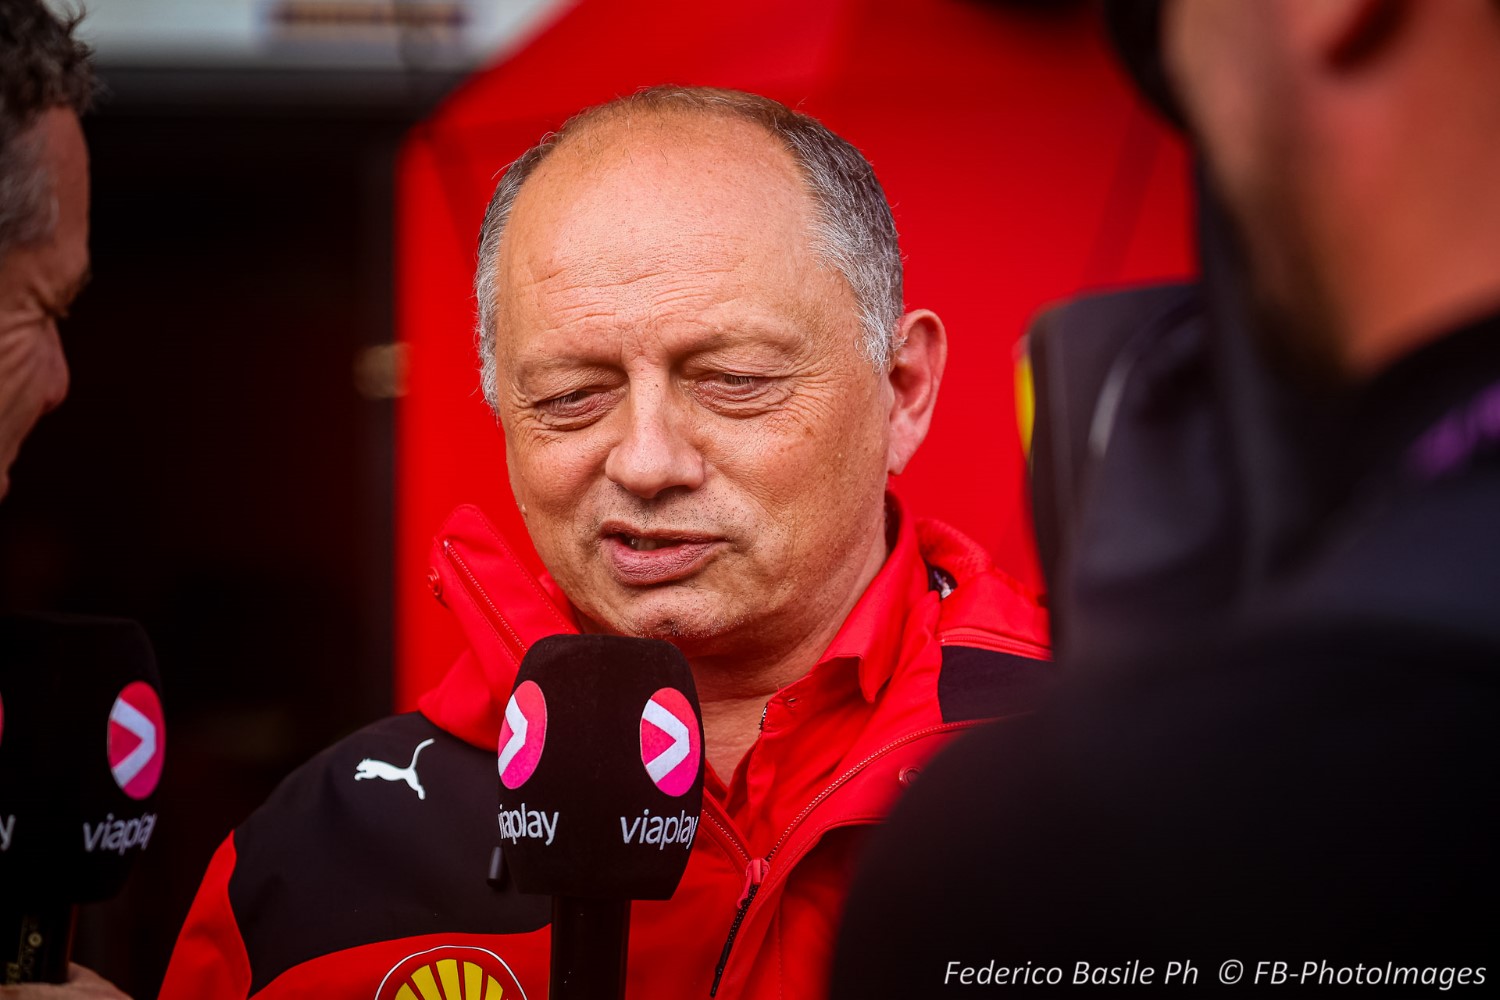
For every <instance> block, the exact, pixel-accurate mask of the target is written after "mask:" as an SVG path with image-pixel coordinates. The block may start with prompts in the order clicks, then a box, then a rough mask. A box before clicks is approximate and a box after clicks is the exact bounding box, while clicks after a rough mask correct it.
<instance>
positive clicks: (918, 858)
mask: <svg viewBox="0 0 1500 1000" xmlns="http://www.w3.org/2000/svg"><path fill="white" fill-rule="evenodd" d="M1122 8H1124V10H1123V11H1122V10H1121V9H1122ZM1116 13H1117V14H1120V15H1121V16H1124V17H1125V20H1128V21H1133V22H1134V23H1135V24H1136V25H1137V26H1138V27H1139V26H1141V25H1145V26H1147V27H1148V28H1149V30H1148V31H1146V32H1145V33H1144V34H1143V35H1141V36H1139V37H1138V38H1137V42H1138V43H1139V44H1140V45H1141V46H1142V48H1137V49H1134V50H1129V51H1127V56H1128V57H1129V58H1130V59H1131V60H1132V61H1133V62H1134V63H1135V65H1136V68H1137V70H1138V73H1137V75H1138V78H1139V79H1142V80H1145V81H1147V83H1148V85H1149V84H1151V83H1152V82H1153V81H1154V82H1155V93H1154V94H1153V96H1155V97H1156V98H1157V99H1158V101H1159V102H1161V103H1164V104H1166V105H1168V106H1169V107H1170V108H1171V109H1172V110H1173V111H1174V112H1175V113H1176V114H1177V115H1179V116H1180V119H1181V120H1182V121H1184V122H1185V123H1186V125H1187V126H1188V129H1189V131H1190V134H1191V136H1192V139H1193V142H1194V144H1195V145H1196V147H1197V150H1198V152H1199V153H1200V154H1201V156H1202V157H1203V159H1204V161H1205V166H1206V171H1207V184H1208V188H1209V197H1210V200H1211V202H1212V203H1213V204H1214V205H1222V206H1223V209H1224V211H1225V214H1226V215H1227V220H1228V223H1229V227H1230V231H1231V233H1232V235H1233V241H1232V242H1233V250H1234V252H1235V255H1236V259H1237V261H1238V262H1239V266H1240V267H1241V268H1242V269H1243V272H1244V274H1243V277H1244V278H1245V279H1246V284H1247V286H1248V293H1249V294H1248V295H1247V296H1246V297H1245V298H1244V299H1243V300H1242V301H1241V302H1239V303H1233V302H1231V303H1225V302H1223V301H1218V299H1219V297H1220V293H1221V292H1222V291H1223V289H1224V286H1223V285H1222V284H1221V283H1220V282H1219V281H1218V279H1219V278H1220V277H1222V275H1221V274H1211V275H1210V278H1211V279H1212V280H1210V281H1209V282H1207V283H1206V285H1207V292H1206V293H1207V296H1208V298H1209V302H1208V310H1207V315H1208V317H1209V323H1210V325H1209V333H1210V336H1211V337H1216V338H1220V339H1224V338H1228V337H1231V336H1243V337H1245V339H1246V341H1247V342H1249V343H1250V344H1252V346H1253V347H1254V348H1255V350H1256V351H1257V352H1258V358H1257V361H1256V363H1257V364H1258V365H1263V366H1264V369H1265V371H1266V373H1267V378H1268V379H1269V380H1270V381H1271V382H1273V383H1276V386H1275V388H1278V389H1285V390H1287V391H1286V392H1280V391H1278V392H1274V393H1267V394H1264V395H1262V396H1261V397H1260V398H1261V399H1262V400H1274V401H1278V402H1284V401H1286V400H1289V399H1297V400H1299V401H1300V403H1305V404H1307V405H1298V406H1296V407H1294V408H1291V407H1289V408H1287V409H1280V408H1279V407H1278V406H1276V405H1270V404H1266V405H1265V406H1264V410H1265V412H1262V413H1259V414H1258V415H1257V416H1258V418H1259V420H1260V422H1261V427H1262V429H1263V430H1266V429H1269V431H1270V433H1268V434H1267V436H1266V437H1265V441H1267V442H1268V443H1269V448H1268V450H1267V452H1266V453H1265V455H1264V458H1265V459H1266V460H1267V463H1268V464H1273V463H1274V464H1275V465H1276V467H1277V469H1278V470H1280V469H1299V470H1303V473H1304V474H1303V476H1302V477H1301V478H1289V479H1282V480H1280V482H1281V486H1282V489H1283V490H1284V491H1285V492H1287V493H1289V494H1293V495H1291V496H1286V497H1281V498H1278V499H1279V500H1280V501H1281V509H1282V511H1283V512H1288V513H1286V514H1285V517H1286V518H1287V519H1288V521H1289V522H1291V523H1288V524H1284V525H1278V526H1277V527H1278V533H1279V536H1280V538H1282V539H1286V538H1295V539H1297V540H1298V544H1297V545H1296V546H1295V547H1294V548H1293V549H1292V550H1291V551H1288V552H1284V553H1282V552H1278V553H1277V554H1276V557H1275V558H1274V559H1269V560H1262V561H1261V566H1260V568H1259V569H1257V570H1256V572H1254V573H1251V574H1249V575H1248V576H1247V575H1246V574H1245V573H1244V572H1242V570H1243V568H1244V567H1240V566H1231V567H1230V568H1231V569H1233V570H1234V571H1235V574H1236V575H1238V576H1239V577H1240V578H1241V580H1248V581H1249V583H1250V585H1248V586H1247V585H1244V584H1242V585H1241V586H1240V587H1239V589H1238V590H1237V591H1234V590H1231V591H1228V592H1229V593H1231V594H1233V596H1232V597H1230V598H1229V599H1228V600H1227V601H1225V602H1224V603H1225V609H1224V610H1225V611H1226V612H1227V613H1225V614H1223V615H1222V616H1221V615H1219V614H1218V613H1217V611H1216V613H1215V615H1214V616H1213V619H1212V620H1213V621H1214V623H1215V628H1214V629H1213V630H1212V631H1213V632H1216V633H1217V634H1208V635H1204V634H1197V635H1196V636H1195V635H1194V634H1193V629H1192V627H1191V625H1192V623H1191V622H1190V621H1188V620H1186V619H1184V618H1180V617H1179V618H1176V619H1172V618H1171V617H1170V616H1168V615H1165V614H1162V615H1161V616H1160V617H1159V618H1157V619H1155V620H1154V621H1155V624H1156V625H1157V626H1158V627H1156V628H1155V630H1154V631H1152V630H1151V629H1150V628H1148V627H1145V626H1143V625H1142V623H1141V622H1139V621H1137V622H1136V624H1135V626H1134V627H1133V629H1132V634H1131V640H1132V642H1131V645H1130V646H1129V647H1128V650H1129V651H1128V652H1126V653H1125V654H1123V655H1122V654H1121V653H1120V650H1119V648H1117V649H1116V650H1115V651H1114V653H1113V655H1112V654H1111V651H1110V650H1109V649H1108V648H1106V647H1105V646H1104V645H1103V644H1100V643H1099V642H1097V641H1092V642H1091V641H1090V639H1091V638H1092V637H1090V636H1089V635H1087V634H1086V630H1087V629H1088V627H1089V625H1090V624H1091V623H1090V621H1089V620H1088V619H1087V617H1079V618H1077V619H1076V620H1073V621H1070V622H1068V623H1067V628H1068V630H1069V635H1070V638H1069V642H1068V644H1067V645H1066V646H1065V647H1063V648H1062V652H1061V659H1060V662H1059V672H1060V674H1062V675H1063V676H1064V678H1065V679H1066V680H1065V683H1066V687H1065V689H1064V690H1062V691H1060V692H1059V693H1058V694H1057V696H1056V698H1055V700H1054V701H1053V702H1052V703H1051V704H1050V705H1049V706H1048V707H1047V709H1046V710H1045V711H1043V712H1040V713H1038V714H1037V715H1036V716H1034V717H1033V718H1031V719H1028V720H1027V721H1026V722H1025V724H1019V725H1012V726H1010V727H1007V728H1005V729H1004V730H1001V729H993V730H990V731H987V732H985V733H982V734H978V735H976V736H975V737H973V738H972V739H970V740H966V741H964V742H963V743H961V744H960V745H959V746H957V747H955V748H954V749H953V750H952V751H951V752H950V753H949V754H946V755H945V756H944V757H943V758H941V759H940V760H938V761H936V762H934V765H933V766H932V767H930V768H929V769H928V770H927V771H926V772H925V773H924V777H923V780H922V783H921V785H920V786H919V787H918V788H917V789H915V790H914V792H913V793H912V794H911V795H909V796H908V797H907V798H906V799H904V800H903V802H902V804H901V806H900V807H899V808H898V810H897V812H896V815H895V816H894V817H893V821H892V824H891V826H890V828H889V829H888V830H887V831H885V832H884V834H883V835H882V836H881V837H880V838H878V839H877V840H876V842H875V843H873V844H872V847H871V852H870V858H869V862H868V867H867V868H866V870H865V874H864V875H863V876H862V877H861V878H860V879H859V880H858V881H857V883H856V885H855V887H854V889H853V890H852V892H851V896H850V904H849V911H848V919H847V922H846V925H845V927H844V929H843V931H842V937H841V945H840V951H839V958H838V960H837V962H836V969H835V976H834V983H835V986H834V990H833V993H834V995H835V996H836V997H856V996H861V995H867V994H869V993H871V992H875V993H878V994H883V995H894V994H901V995H915V996H927V995H936V994H939V993H942V992H945V991H946V990H951V989H954V988H962V987H963V986H977V987H980V988H985V987H993V986H1000V987H1001V988H1004V987H1007V986H1017V985H1021V986H1030V985H1040V986H1042V987H1043V988H1044V989H1047V990H1052V989H1060V988H1066V987H1067V986H1078V987H1080V988H1098V987H1099V986H1105V987H1114V988H1119V987H1120V986H1137V987H1139V988H1140V990H1141V992H1151V991H1158V992H1163V993H1165V992H1168V991H1173V990H1176V991H1181V990H1182V989H1183V988H1184V987H1189V988H1196V989H1215V988H1229V987H1231V986H1232V985H1236V984H1237V985H1238V986H1239V988H1241V989H1243V988H1246V987H1247V986H1254V985H1260V986H1266V985H1275V984H1277V980H1276V979H1275V976H1276V975H1277V974H1278V972H1277V966H1276V964H1275V963H1278V962H1280V963H1285V964H1284V965H1283V966H1282V967H1281V973H1282V974H1283V978H1282V979H1281V980H1280V983H1281V984H1290V985H1291V986H1293V987H1294V988H1295V989H1296V991H1297V992H1298V993H1299V995H1300V994H1302V993H1307V992H1313V993H1318V992H1320V991H1344V992H1347V991H1348V990H1349V989H1358V988H1359V986H1361V985H1363V986H1374V987H1381V986H1387V987H1391V988H1393V989H1394V990H1395V991H1396V992H1397V993H1399V994H1400V995H1403V996H1413V995H1442V994H1446V993H1447V992H1448V991H1450V990H1453V991H1457V990H1459V989H1460V988H1461V987H1465V986H1475V985H1482V984H1483V983H1484V982H1485V981H1486V980H1487V979H1492V978H1493V977H1494V976H1495V975H1497V970H1496V969H1495V967H1494V966H1495V959H1496V957H1497V956H1496V954H1495V950H1494V942H1495V941H1496V940H1497V934H1500V925H1497V918H1496V916H1495V911H1494V908H1493V900H1494V898H1495V894H1496V889H1497V885H1496V877H1495V875H1496V866H1495V857H1494V850H1493V834H1494V830H1495V828H1496V826H1495V820H1496V818H1497V817H1496V805H1497V802H1500V796H1497V785H1496V780H1495V776H1494V771H1493V766H1492V763H1491V761H1492V759H1493V747H1492V741H1491V739H1490V733H1491V731H1492V729H1493V718H1494V716H1495V713H1496V709H1497V707H1500V705H1497V698H1496V693H1497V692H1496V687H1497V668H1500V614H1497V613H1496V609H1497V608H1500V185H1497V184H1496V183H1495V179H1496V178H1497V177H1500V99H1497V97H1496V95H1497V94H1500V3H1496V2H1495V0H1422V2H1415V0H1324V2H1318V3H1312V2H1304V0H1263V2H1255V3H1245V2H1241V0H1164V2H1159V3H1153V2H1137V3H1124V4H1119V5H1117V10H1116ZM1207 263H1209V264H1213V265H1215V267H1217V266H1218V265H1221V264H1222V263H1223V262H1222V261H1211V262H1207ZM1209 270H1210V271H1213V270H1214V268H1209ZM1235 308H1238V309H1240V310H1241V315H1239V316H1237V317H1236V316H1232V315H1228V313H1230V312H1232V310H1233V309H1235ZM1058 346H1059V348H1065V343H1060V344H1059V345H1058ZM1216 346H1220V347H1222V346H1227V345H1216ZM1201 371H1202V369H1200V372H1201ZM1185 377H1188V378H1197V377H1200V376H1199V375H1193V374H1191V373H1190V374H1189V375H1188V376H1185ZM1273 411H1274V412H1273ZM1288 412H1296V413H1299V414H1302V415H1305V416H1306V420H1296V421H1294V420H1288V419H1287V415H1288ZM1239 415H1242V414H1237V416H1239ZM1201 426H1212V424H1211V423H1206V424H1203V425H1201ZM1109 447H1110V448H1111V449H1112V448H1113V447H1114V445H1113V444H1111V445H1110V446H1109ZM1138 453H1139V454H1148V453H1149V449H1142V450H1141V451H1140V452H1138ZM1169 457H1171V456H1169ZM1240 457H1241V458H1243V456H1240ZM1158 471H1159V470H1158ZM1150 472H1151V470H1150V469H1147V470H1145V476H1144V477H1143V478H1148V477H1149V475H1150ZM1265 472H1266V474H1267V475H1268V476H1270V475H1271V473H1272V470H1271V469H1270V468H1266V469H1265ZM1278 474H1279V473H1278ZM1172 490H1173V486H1172V484H1170V483H1168V484H1166V486H1165V492H1166V493H1167V494H1170V493H1172ZM1117 495H1121V496H1123V495H1125V494H1117ZM1238 498H1239V499H1240V500H1243V495H1240V496H1239V497H1238ZM1233 499H1235V497H1234V496H1233V495H1231V500H1233ZM1232 508H1233V504H1231V506H1230V508H1229V509H1228V510H1227V515H1228V516H1229V517H1231V518H1233V517H1239V516H1243V512H1236V511H1234V510H1233V509H1232ZM1107 515H1108V512H1104V516H1107ZM1087 541H1088V538H1087V536H1085V537H1084V539H1083V540H1082V541H1080V542H1079V544H1080V545H1081V546H1083V548H1082V550H1081V552H1082V558H1083V559H1084V560H1088V559H1090V558H1092V554H1091V553H1090V551H1089V550H1088V548H1087ZM1237 541H1238V543H1239V544H1238V545H1236V546H1230V547H1227V548H1225V549H1223V550H1221V551H1223V552H1224V553H1226V554H1228V555H1230V556H1231V557H1233V558H1247V552H1246V551H1245V549H1244V547H1245V546H1247V545H1249V544H1250V543H1251V541H1252V540H1251V539H1247V538H1244V537H1242V538H1240V539H1238V540H1237ZM1214 544H1218V542H1217V541H1216V542H1215V543H1214ZM1258 555H1259V554H1258V553H1255V552H1248V558H1247V561H1246V565H1251V564H1252V563H1255V561H1256V558H1257V557H1258ZM1106 568H1107V567H1106ZM1214 568H1215V569H1217V567H1214ZM1099 569H1100V564H1099V563H1098V562H1097V561H1096V562H1095V563H1093V564H1092V566H1091V570H1093V571H1097V570H1099ZM1093 579H1099V577H1098V576H1097V575H1096V576H1095V577H1093ZM1139 582H1140V583H1141V584H1142V585H1145V580H1144V578H1143V579H1142V580H1141V581H1139ZM1152 585H1155V584H1154V583H1153V584H1152ZM1075 596H1076V595H1075ZM1082 597H1083V598H1084V600H1081V601H1078V602H1076V606H1077V607H1079V608H1088V607H1090V606H1091V605H1090V604H1089V601H1090V600H1095V601H1097V595H1090V594H1083V595H1082ZM1144 606H1145V605H1142V607H1144ZM1092 607H1095V608H1099V607H1102V605H1099V604H1097V603H1095V604H1094V605H1092ZM1158 610H1160V609H1158ZM1169 621H1170V622H1171V623H1172V625H1173V626H1174V627H1170V628H1162V627H1159V626H1160V625H1161V624H1162V623H1164V622H1169ZM1151 624H1152V622H1151V621H1148V622H1146V623H1145V625H1146V626H1149V625H1151ZM1075 633H1076V638H1077V639H1078V642H1076V643H1075V642H1074V636H1075ZM1086 648H1087V649H1090V652H1089V653H1088V655H1082V654H1079V655H1074V654H1073V653H1072V652H1070V651H1071V650H1075V649H1086ZM1018 760H1020V761H1026V762H1027V763H1028V766H1027V767H1026V768H1024V769H1018V768H1015V767H1011V766H1008V765H1007V764H1006V763H1005V762H1007V761H1018ZM981 775H983V776H984V777H983V778H982V779H980V778H979V776H981ZM1174 961H1175V962H1177V963H1179V964H1178V966H1177V967H1176V969H1175V978H1174V979H1171V980H1169V979H1168V978H1167V976H1168V972H1169V963H1171V962H1174ZM1188 962H1191V963H1192V964H1193V967H1194V968H1193V970H1192V971H1189V970H1188V969H1187V968H1186V967H1185V963H1188ZM1234 962H1241V963H1243V964H1242V965H1240V966H1235V965H1234V964H1233V963H1234ZM1260 963H1266V964H1265V965H1261V964H1260ZM1240 977H1243V980H1244V981H1243V983H1239V982H1238V980H1239V978H1240Z"/></svg>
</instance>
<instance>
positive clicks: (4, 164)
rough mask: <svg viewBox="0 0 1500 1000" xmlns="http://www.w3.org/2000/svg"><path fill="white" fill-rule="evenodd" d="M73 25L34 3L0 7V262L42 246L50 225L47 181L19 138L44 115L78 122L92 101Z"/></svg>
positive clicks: (30, 143) (20, 0)
mask: <svg viewBox="0 0 1500 1000" xmlns="http://www.w3.org/2000/svg"><path fill="white" fill-rule="evenodd" d="M78 21H79V16H78V15H74V16H71V17H69V18H68V19H67V20H59V19H58V18H57V17H56V16H54V15H53V14H52V12H51V11H49V10H48V9H47V7H46V5H45V4H44V3H42V0H0V256H3V255H4V254H5V253H7V252H8V251H9V250H10V249H11V247H14V246H23V245H26V244H28V243H35V242H37V241H39V240H43V239H46V238H47V236H48V235H49V234H50V233H51V232H52V227H53V226H54V225H55V224H56V221H57V203H56V199H55V198H54V196H53V192H52V178H51V177H50V176H49V175H48V173H47V172H46V171H45V170H41V169H39V168H38V163H37V161H38V158H39V157H40V155H41V147H40V143H39V142H38V141H37V137H36V136H30V135H27V133H28V132H29V131H30V130H31V128H32V126H34V125H35V124H36V123H37V120H38V119H39V118H40V117H41V116H42V114H43V112H45V111H47V110H48V109H50V108H57V107H64V108H71V109H72V110H73V111H74V112H76V113H77V114H80V115H81V114H83V112H84V111H86V110H87V109H88V106H89V104H90V102H91V101H92V100H93V95H94V75H93V70H92V68H91V67H90V65H89V55H90V53H89V49H88V46H86V45H84V44H83V43H82V42H79V41H78V40H76V39H75V38H73V29H74V28H75V27H76V26H77V25H78Z"/></svg>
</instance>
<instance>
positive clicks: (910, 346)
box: [886, 309, 948, 476]
mask: <svg viewBox="0 0 1500 1000" xmlns="http://www.w3.org/2000/svg"><path fill="white" fill-rule="evenodd" d="M897 343H900V344H901V350H899V351H897V352H896V356H895V358H894V359H893V360H892V362H891V370H890V372H889V374H888V375H887V376H886V377H887V378H888V379H889V380H890V385H891V392H892V400H891V416H890V421H891V424H890V430H891V434H890V446H889V449H888V452H887V457H886V471H887V472H889V473H890V474H891V475H893V476H895V475H899V474H900V473H901V471H902V470H903V469H905V468H906V463H907V462H910V461H911V457H912V456H913V455H915V454H916V452H917V448H918V447H919V446H920V445H921V444H922V441H923V439H925V438H926V437H927V428H928V427H929V426H930V425H931V424H932V408H933V407H934V406H935V405H937V395H938V385H939V384H940V383H941V382H942V381H943V366H944V365H946V364H947V363H948V332H947V331H946V330H944V329H943V321H942V320H940V319H938V318H937V314H936V313H934V312H932V311H931V310H928V309H916V310H913V311H912V312H909V313H907V314H906V315H905V316H903V317H901V326H900V329H899V332H898V339H897Z"/></svg>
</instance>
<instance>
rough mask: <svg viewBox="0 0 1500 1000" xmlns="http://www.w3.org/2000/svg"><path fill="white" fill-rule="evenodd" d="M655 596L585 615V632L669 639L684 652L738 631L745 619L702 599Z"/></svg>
mask: <svg viewBox="0 0 1500 1000" xmlns="http://www.w3.org/2000/svg"><path fill="white" fill-rule="evenodd" d="M693 596H696V597H698V598H699V599H697V600H694V599H692V597H689V598H688V599H681V598H674V597H673V596H672V595H667V594H651V595H647V596H645V597H644V599H638V600H636V601H632V602H630V604H629V605H627V606H626V607H623V608H618V607H617V608H610V609H606V610H604V611H603V612H601V613H599V614H589V613H583V614H582V615H581V616H580V617H581V618H582V622H583V624H584V627H585V631H591V632H595V631H597V632H608V633H612V634H614V635H629V636H635V637H636V638H640V639H665V640H666V641H667V642H670V643H672V644H673V645H675V646H679V647H681V648H683V650H684V651H688V650H690V649H694V648H697V647H700V646H702V645H704V644H705V643H710V644H711V643H712V642H713V641H714V640H716V639H719V638H721V637H723V636H724V635H726V634H728V633H730V632H733V631H735V630H736V629H737V628H738V627H739V626H740V625H741V624H742V623H743V618H742V616H736V615H733V614H729V613H727V612H726V611H725V610H723V609H719V608H714V607H712V606H711V605H710V604H709V602H705V601H703V600H701V597H702V596H703V595H702V594H701V592H698V594H696V595H693Z"/></svg>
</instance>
